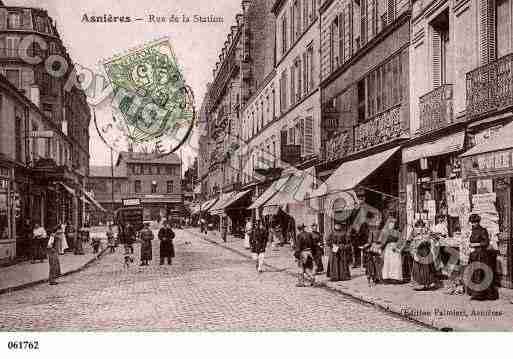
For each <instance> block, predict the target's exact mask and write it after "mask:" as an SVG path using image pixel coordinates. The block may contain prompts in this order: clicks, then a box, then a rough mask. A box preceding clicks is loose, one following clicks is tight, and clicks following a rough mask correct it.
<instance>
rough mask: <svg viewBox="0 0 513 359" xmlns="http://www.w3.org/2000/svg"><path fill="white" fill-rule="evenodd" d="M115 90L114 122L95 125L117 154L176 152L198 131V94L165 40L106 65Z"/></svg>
mask: <svg viewBox="0 0 513 359" xmlns="http://www.w3.org/2000/svg"><path fill="white" fill-rule="evenodd" d="M104 66H105V70H106V73H107V76H108V78H109V80H110V81H111V84H112V88H113V91H114V94H113V98H112V103H111V108H112V113H113V116H112V121H107V122H106V123H103V124H102V125H99V124H98V122H97V119H96V116H95V125H96V128H97V130H98V133H99V135H100V137H101V139H102V140H103V141H104V142H105V143H106V144H107V146H109V147H110V148H111V149H113V150H115V151H120V150H121V148H123V147H125V148H126V147H128V148H133V147H135V146H138V147H142V148H143V149H144V151H148V149H149V150H151V151H152V152H157V153H161V154H164V155H165V154H169V153H171V152H174V151H176V150H177V149H178V148H179V147H180V146H182V145H183V144H184V143H186V142H187V140H188V138H190V135H191V133H192V130H193V128H194V122H195V118H196V109H195V104H194V93H193V91H192V89H191V88H190V86H188V85H187V84H186V82H185V79H184V76H183V74H182V71H181V70H180V67H179V66H178V63H177V61H176V57H175V56H174V53H173V50H172V47H171V44H170V43H169V41H168V40H167V39H162V40H159V41H156V42H154V43H150V44H148V45H145V46H143V47H140V48H138V49H135V50H132V51H130V52H128V53H126V54H124V55H122V56H118V57H115V58H113V59H111V60H108V61H107V62H105V63H104Z"/></svg>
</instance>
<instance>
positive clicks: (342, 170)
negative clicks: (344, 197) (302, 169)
mask: <svg viewBox="0 0 513 359" xmlns="http://www.w3.org/2000/svg"><path fill="white" fill-rule="evenodd" d="M399 149H400V147H395V148H392V149H390V150H388V151H384V152H380V153H377V154H375V155H372V156H369V157H365V158H361V159H359V160H354V161H349V162H345V163H342V164H341V165H340V167H339V168H338V169H337V170H336V171H335V172H334V173H333V174H332V175H331V176H330V177H329V178H328V180H327V181H326V182H325V183H324V184H323V185H322V186H321V187H320V188H319V189H317V190H316V191H314V193H313V194H312V197H321V196H325V195H328V194H331V193H337V192H342V191H348V190H350V189H353V188H355V187H356V186H358V185H359V184H360V183H361V182H362V181H363V180H365V179H366V178H367V177H369V176H370V175H371V174H372V173H373V172H374V171H376V170H377V169H378V168H379V167H381V166H382V165H383V164H384V163H385V162H386V161H388V160H389V159H390V158H391V157H392V156H393V155H394V154H395V153H397V151H399Z"/></svg>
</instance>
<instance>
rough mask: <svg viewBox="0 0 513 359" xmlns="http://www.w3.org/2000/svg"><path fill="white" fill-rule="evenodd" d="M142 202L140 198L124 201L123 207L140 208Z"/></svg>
mask: <svg viewBox="0 0 513 359" xmlns="http://www.w3.org/2000/svg"><path fill="white" fill-rule="evenodd" d="M140 205H141V200H140V199H139V198H128V199H124V200H123V206H140Z"/></svg>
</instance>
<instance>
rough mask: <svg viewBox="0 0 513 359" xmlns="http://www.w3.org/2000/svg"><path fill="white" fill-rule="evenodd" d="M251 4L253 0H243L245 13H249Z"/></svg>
mask: <svg viewBox="0 0 513 359" xmlns="http://www.w3.org/2000/svg"><path fill="white" fill-rule="evenodd" d="M250 5H251V0H243V1H242V12H243V13H244V15H247V12H248V10H249V7H250Z"/></svg>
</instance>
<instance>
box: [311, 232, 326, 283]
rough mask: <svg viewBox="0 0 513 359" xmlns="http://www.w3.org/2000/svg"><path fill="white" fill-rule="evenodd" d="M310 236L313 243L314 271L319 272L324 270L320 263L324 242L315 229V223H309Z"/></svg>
mask: <svg viewBox="0 0 513 359" xmlns="http://www.w3.org/2000/svg"><path fill="white" fill-rule="evenodd" d="M311 229H312V231H311V233H310V234H311V236H312V240H313V243H314V247H313V258H314V262H315V273H316V274H321V273H322V272H324V265H323V263H322V255H323V253H324V243H323V240H322V236H321V234H320V233H319V231H318V230H317V223H313V224H312V225H311Z"/></svg>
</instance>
